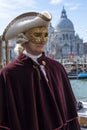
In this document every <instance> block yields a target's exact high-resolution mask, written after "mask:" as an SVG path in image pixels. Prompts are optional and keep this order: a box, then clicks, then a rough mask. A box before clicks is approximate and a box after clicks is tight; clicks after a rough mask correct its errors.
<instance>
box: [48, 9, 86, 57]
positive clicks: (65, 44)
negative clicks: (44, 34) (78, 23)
mask: <svg viewBox="0 0 87 130" xmlns="http://www.w3.org/2000/svg"><path fill="white" fill-rule="evenodd" d="M49 28H50V29H49V33H50V34H49V42H48V44H49V45H48V52H49V54H50V53H53V54H55V58H56V59H58V58H60V57H63V58H65V57H66V58H68V57H69V56H74V55H76V56H82V55H83V54H84V45H83V39H81V38H80V37H79V35H77V34H75V29H74V25H73V23H72V21H71V20H70V19H69V18H68V17H67V14H66V10H65V9H64V7H63V9H62V12H61V17H60V20H59V21H58V23H57V25H56V26H55V27H54V28H53V27H52V26H51V25H50V27H49Z"/></svg>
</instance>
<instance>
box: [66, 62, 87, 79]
mask: <svg viewBox="0 0 87 130" xmlns="http://www.w3.org/2000/svg"><path fill="white" fill-rule="evenodd" d="M64 67H65V69H66V72H67V74H68V77H69V79H83V78H87V63H66V64H64Z"/></svg>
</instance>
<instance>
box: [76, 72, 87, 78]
mask: <svg viewBox="0 0 87 130" xmlns="http://www.w3.org/2000/svg"><path fill="white" fill-rule="evenodd" d="M77 78H78V79H83V78H87V71H84V72H79V73H78V75H77Z"/></svg>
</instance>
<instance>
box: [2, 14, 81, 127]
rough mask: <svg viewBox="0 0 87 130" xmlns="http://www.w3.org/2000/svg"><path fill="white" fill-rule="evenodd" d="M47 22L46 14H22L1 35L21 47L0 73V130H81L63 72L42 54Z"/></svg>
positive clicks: (71, 94)
mask: <svg viewBox="0 0 87 130" xmlns="http://www.w3.org/2000/svg"><path fill="white" fill-rule="evenodd" d="M50 21H51V15H50V13H49V12H42V13H37V12H29V13H25V14H22V15H19V16H18V17H16V18H15V19H13V21H11V23H10V24H9V25H8V26H7V28H6V29H5V31H4V33H3V36H2V38H3V40H10V39H12V38H16V42H17V44H19V45H22V47H23V48H22V52H21V53H20V54H19V55H18V57H17V58H16V59H15V60H14V61H12V62H11V63H9V64H8V65H7V66H6V67H4V68H3V69H2V70H1V72H0V130H80V126H79V123H78V116H77V111H76V99H75V97H74V94H73V91H72V89H71V85H70V82H69V79H68V77H67V74H66V71H65V69H64V67H63V66H62V65H61V64H60V63H59V62H57V61H56V60H53V59H50V58H48V57H47V56H46V55H45V52H44V50H45V46H46V43H47V40H48V27H49V24H50Z"/></svg>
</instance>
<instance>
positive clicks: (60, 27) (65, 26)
mask: <svg viewBox="0 0 87 130" xmlns="http://www.w3.org/2000/svg"><path fill="white" fill-rule="evenodd" d="M55 29H56V30H57V31H58V32H61V31H71V32H72V31H74V26H73V23H72V22H71V20H69V19H68V18H67V15H66V11H65V9H64V8H63V10H62V12H61V18H60V20H59V22H58V24H57V25H56V27H55Z"/></svg>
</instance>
